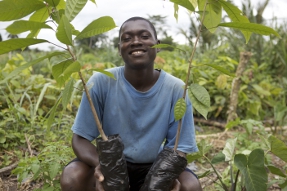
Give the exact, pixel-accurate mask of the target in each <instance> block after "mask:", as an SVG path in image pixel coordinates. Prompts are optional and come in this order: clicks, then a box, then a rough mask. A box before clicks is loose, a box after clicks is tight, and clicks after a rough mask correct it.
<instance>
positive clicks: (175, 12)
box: [173, 3, 179, 21]
mask: <svg viewBox="0 0 287 191" xmlns="http://www.w3.org/2000/svg"><path fill="white" fill-rule="evenodd" d="M173 9H174V13H173V16H174V18H175V20H176V21H178V9H179V7H178V4H175V3H174V4H173Z"/></svg>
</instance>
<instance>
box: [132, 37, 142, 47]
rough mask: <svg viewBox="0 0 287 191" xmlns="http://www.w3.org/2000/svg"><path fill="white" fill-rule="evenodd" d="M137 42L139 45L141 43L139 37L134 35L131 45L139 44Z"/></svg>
mask: <svg viewBox="0 0 287 191" xmlns="http://www.w3.org/2000/svg"><path fill="white" fill-rule="evenodd" d="M139 44H140V45H141V44H142V42H141V40H140V38H139V37H134V38H133V41H132V45H139Z"/></svg>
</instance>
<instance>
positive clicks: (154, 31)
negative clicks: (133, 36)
mask: <svg viewBox="0 0 287 191" xmlns="http://www.w3.org/2000/svg"><path fill="white" fill-rule="evenodd" d="M136 20H143V21H146V22H147V23H148V24H149V25H150V27H151V28H152V30H153V33H154V36H155V38H156V39H157V33H156V30H155V28H154V25H153V24H152V23H151V22H150V21H149V20H147V19H145V18H143V17H131V18H129V19H128V20H126V21H125V22H123V24H122V26H121V28H120V30H119V39H120V38H121V37H120V35H121V31H122V27H123V25H124V24H125V23H126V22H129V21H136Z"/></svg>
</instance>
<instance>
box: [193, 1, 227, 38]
mask: <svg viewBox="0 0 287 191" xmlns="http://www.w3.org/2000/svg"><path fill="white" fill-rule="evenodd" d="M206 1H207V5H206V10H205V13H203V11H204V7H205V2H206ZM206 1H198V9H199V13H200V15H201V17H202V16H203V14H205V16H204V21H203V25H204V26H205V27H206V28H207V29H208V30H209V31H210V32H211V33H214V32H215V31H216V28H217V26H218V24H219V23H220V22H221V18H222V8H221V5H220V4H219V3H218V2H217V0H206Z"/></svg>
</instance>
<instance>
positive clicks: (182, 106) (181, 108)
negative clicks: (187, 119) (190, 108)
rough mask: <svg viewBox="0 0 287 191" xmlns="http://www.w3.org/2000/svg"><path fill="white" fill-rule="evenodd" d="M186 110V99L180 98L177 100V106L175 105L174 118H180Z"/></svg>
mask: <svg viewBox="0 0 287 191" xmlns="http://www.w3.org/2000/svg"><path fill="white" fill-rule="evenodd" d="M185 111H186V103H185V100H184V99H183V98H180V99H179V100H177V102H176V104H175V106H174V119H175V121H178V120H180V119H181V118H182V117H183V116H184V114H185Z"/></svg>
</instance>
